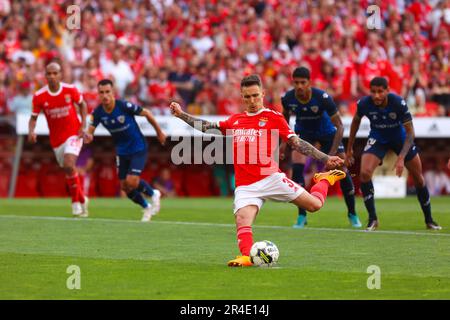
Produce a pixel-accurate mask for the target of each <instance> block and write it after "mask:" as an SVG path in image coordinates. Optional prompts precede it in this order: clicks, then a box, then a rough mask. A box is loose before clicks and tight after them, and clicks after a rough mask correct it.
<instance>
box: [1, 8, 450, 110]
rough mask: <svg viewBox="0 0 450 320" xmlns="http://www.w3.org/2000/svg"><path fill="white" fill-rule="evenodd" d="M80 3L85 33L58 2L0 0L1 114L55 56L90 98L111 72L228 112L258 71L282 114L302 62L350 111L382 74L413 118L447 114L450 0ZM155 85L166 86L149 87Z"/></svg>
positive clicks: (128, 89) (129, 93) (189, 104)
mask: <svg viewBox="0 0 450 320" xmlns="http://www.w3.org/2000/svg"><path fill="white" fill-rule="evenodd" d="M80 3H81V12H82V24H83V28H82V29H80V30H76V31H71V30H67V29H66V28H64V25H65V17H66V14H65V7H66V5H67V4H66V3H65V2H64V1H53V0H52V1H47V2H45V1H38V2H33V1H1V0H0V17H1V21H2V22H1V24H0V114H7V113H8V112H9V110H8V107H7V105H6V101H7V100H8V101H11V100H12V99H13V98H14V96H15V95H17V94H19V90H17V88H18V84H20V83H22V82H24V81H28V82H30V83H31V90H33V88H36V87H41V86H43V85H44V82H45V81H44V80H45V78H44V73H43V70H44V66H45V64H46V63H48V62H49V61H50V60H52V59H59V60H62V61H61V64H62V65H64V73H65V81H69V82H74V83H76V84H77V85H81V86H82V87H83V89H84V90H86V94H87V93H88V92H90V93H92V92H93V91H92V88H93V86H92V85H91V83H88V82H89V80H90V79H91V78H92V77H95V78H96V81H99V80H100V79H102V78H105V77H110V78H112V79H113V80H114V81H115V84H116V86H117V89H118V90H117V93H118V95H120V96H124V97H126V98H128V99H130V100H131V101H133V102H136V103H138V104H140V105H143V106H146V107H151V106H152V105H153V104H154V103H156V104H165V102H163V101H162V100H161V101H160V102H158V100H160V99H159V98H158V97H156V98H155V96H159V95H161V96H162V95H166V96H167V95H168V94H170V95H171V94H172V93H171V92H172V89H170V88H171V86H173V87H175V89H176V92H177V93H178V94H179V96H180V97H181V102H182V104H183V107H184V108H189V109H190V110H193V111H195V113H203V114H223V115H226V114H230V113H232V112H235V111H236V110H239V109H240V106H239V104H238V99H237V100H236V97H235V96H234V91H236V90H238V88H239V86H238V83H239V80H240V79H241V78H242V76H243V75H244V74H247V73H251V72H256V73H259V74H260V75H261V76H262V78H263V80H264V82H265V83H264V85H265V88H266V98H267V99H266V103H267V106H268V107H270V108H274V109H275V110H278V108H279V101H278V100H279V98H280V97H279V95H280V93H281V92H283V91H285V89H287V88H285V86H286V81H285V80H286V79H289V77H290V74H291V72H292V70H293V68H295V67H297V66H298V65H300V64H304V65H305V66H308V67H310V68H311V75H312V81H313V83H315V85H317V86H319V87H321V88H322V89H324V90H327V91H328V92H331V93H332V94H333V95H334V98H335V100H336V102H337V103H338V104H341V105H343V106H344V105H346V106H348V107H347V109H346V108H345V107H343V109H342V110H345V111H346V110H348V111H349V112H350V113H353V112H354V108H353V107H352V105H353V102H354V101H357V100H358V99H359V98H360V97H361V96H362V95H366V94H368V86H367V83H368V82H369V81H370V80H371V78H372V77H373V76H375V75H378V76H379V75H382V76H386V77H388V78H389V80H390V87H391V89H392V91H394V92H396V93H398V94H400V95H402V96H404V97H405V98H408V102H409V103H410V104H411V108H412V111H413V112H414V113H415V114H416V115H422V116H429V115H438V114H444V115H445V114H447V115H448V113H449V109H450V106H449V100H450V92H449V90H450V89H449V88H450V73H449V70H450V69H449V52H450V40H449V38H450V37H449V31H450V8H449V1H437V0H424V1H411V0H408V1H395V0H391V1H375V2H374V1H354V0H336V1H331V2H330V1H301V0H293V1H279V0H274V1H224V2H222V1H209V2H208V1H206V2H205V1H187V0H177V1H131V0H127V1H100V0H91V1H81V2H80ZM372 3H375V4H378V5H379V6H380V7H381V13H382V29H381V30H369V29H367V26H366V22H367V21H366V15H365V11H366V9H367V6H368V5H369V4H372ZM164 70H167V71H168V77H167V79H165V71H164ZM160 73H161V74H162V75H161V76H160ZM155 82H163V87H162V91H163V92H164V93H160V92H159V89H156V91H158V92H152V93H151V95H150V94H149V88H148V87H149V85H150V83H155ZM92 83H94V80H92ZM236 88H237V89H236ZM167 89H170V90H167ZM175 98H177V99H178V97H177V96H175ZM237 98H239V97H237ZM154 100H155V101H157V102H154ZM163 100H165V99H163ZM430 102H433V103H435V104H437V105H436V106H435V105H432V104H431V105H430V104H429V103H430ZM430 106H431V109H430V108H429V107H430Z"/></svg>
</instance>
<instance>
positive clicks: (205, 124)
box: [170, 102, 219, 132]
mask: <svg viewBox="0 0 450 320" xmlns="http://www.w3.org/2000/svg"><path fill="white" fill-rule="evenodd" d="M170 111H171V112H172V114H173V115H174V116H175V117H177V118H180V119H181V120H183V121H184V122H186V123H187V124H188V125H190V126H191V127H192V128H194V129H197V130H200V131H202V132H205V131H207V130H210V129H219V125H218V124H217V123H216V122H210V121H206V120H203V119H199V118H195V117H193V116H191V115H190V114H189V113H186V112H184V111H183V110H181V106H180V105H179V104H178V103H176V102H172V103H171V104H170Z"/></svg>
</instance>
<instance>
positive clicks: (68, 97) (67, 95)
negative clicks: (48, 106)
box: [64, 94, 71, 103]
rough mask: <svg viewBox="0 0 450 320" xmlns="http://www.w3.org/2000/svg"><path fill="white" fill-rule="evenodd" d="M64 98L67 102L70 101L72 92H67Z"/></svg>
mask: <svg viewBox="0 0 450 320" xmlns="http://www.w3.org/2000/svg"><path fill="white" fill-rule="evenodd" d="M64 99H65V100H66V103H70V100H71V99H70V94H65V95H64Z"/></svg>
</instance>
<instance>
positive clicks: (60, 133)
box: [28, 62, 89, 217]
mask: <svg viewBox="0 0 450 320" xmlns="http://www.w3.org/2000/svg"><path fill="white" fill-rule="evenodd" d="M45 78H46V79H47V85H46V86H45V87H43V88H41V89H39V90H38V91H36V92H35V94H34V96H33V110H32V113H31V117H30V120H29V123H28V141H29V142H31V143H36V141H37V136H36V133H35V132H34V131H35V128H36V122H37V118H38V116H39V113H40V112H41V111H42V112H44V114H45V118H46V119H47V124H48V129H49V135H50V145H51V146H52V148H53V151H54V152H55V156H56V160H57V161H58V165H59V166H60V167H62V168H63V169H64V172H65V174H66V183H67V186H68V187H69V191H70V195H71V197H72V214H73V215H74V216H76V217H87V216H88V215H89V212H88V198H87V197H86V196H85V195H84V194H83V187H82V185H81V183H80V180H79V176H78V172H77V169H76V166H75V164H76V161H77V158H78V155H79V153H80V150H81V148H82V146H83V139H82V136H83V130H84V127H85V124H86V114H87V106H86V103H85V102H84V100H83V96H82V95H81V94H80V92H79V91H78V90H77V88H76V87H75V86H74V85H71V84H67V83H64V82H61V66H60V65H59V64H58V63H56V62H51V63H49V64H48V65H47V66H46V68H45ZM75 106H78V107H79V112H80V116H81V122H80V120H79V119H78V115H77V110H76V108H75Z"/></svg>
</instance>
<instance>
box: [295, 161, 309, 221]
mask: <svg viewBox="0 0 450 320" xmlns="http://www.w3.org/2000/svg"><path fill="white" fill-rule="evenodd" d="M304 169H305V165H304V164H303V163H293V164H292V181H294V182H296V183H298V184H299V185H301V186H302V187H303V188H304V187H305V176H304V175H303V171H304ZM307 224H308V222H307V219H306V210H305V209H303V208H300V207H299V208H298V216H297V223H296V224H294V225H293V227H294V228H296V229H303V228H304V227H305V226H306V225H307Z"/></svg>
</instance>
